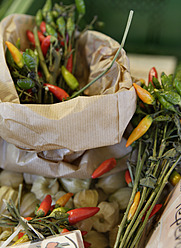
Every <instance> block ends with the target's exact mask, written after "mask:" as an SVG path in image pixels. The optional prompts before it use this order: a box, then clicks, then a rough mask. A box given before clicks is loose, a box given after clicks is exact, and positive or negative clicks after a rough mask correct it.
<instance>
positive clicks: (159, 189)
mask: <svg viewBox="0 0 181 248" xmlns="http://www.w3.org/2000/svg"><path fill="white" fill-rule="evenodd" d="M180 160H181V155H179V157H178V158H177V160H176V162H175V163H174V164H173V165H172V166H171V168H170V169H169V171H168V172H167V174H166V175H165V176H162V179H163V181H162V182H160V184H158V186H157V188H156V189H155V192H153V193H154V197H153V196H152V199H154V200H153V202H152V204H151V206H150V208H149V210H148V211H147V214H146V216H145V219H144V221H143V224H142V226H141V228H140V229H139V231H138V233H137V234H136V236H135V238H134V240H133V242H132V245H131V247H130V248H133V247H134V246H135V244H136V243H137V242H138V240H139V239H140V238H141V234H142V232H143V230H144V228H145V226H146V224H147V221H148V218H149V216H150V214H151V211H152V210H153V208H154V206H155V204H156V203H157V200H158V198H159V197H160V195H161V193H162V191H163V189H164V187H165V185H166V184H167V182H168V178H169V176H170V174H171V173H172V171H173V170H174V168H175V167H176V166H177V164H178V163H179V161H180ZM148 202H149V201H148ZM148 202H147V203H148ZM146 205H148V204H146ZM145 207H146V206H145ZM145 207H144V209H145ZM142 212H143V211H142ZM142 212H141V213H142ZM138 221H139V219H138Z"/></svg>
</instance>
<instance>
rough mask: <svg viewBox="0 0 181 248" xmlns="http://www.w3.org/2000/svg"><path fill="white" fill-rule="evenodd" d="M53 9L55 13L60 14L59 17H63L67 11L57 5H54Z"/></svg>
mask: <svg viewBox="0 0 181 248" xmlns="http://www.w3.org/2000/svg"><path fill="white" fill-rule="evenodd" d="M53 9H54V11H56V12H58V14H59V15H61V14H62V13H64V11H65V8H64V7H63V6H61V5H59V4H57V3H55V4H54V7H53Z"/></svg>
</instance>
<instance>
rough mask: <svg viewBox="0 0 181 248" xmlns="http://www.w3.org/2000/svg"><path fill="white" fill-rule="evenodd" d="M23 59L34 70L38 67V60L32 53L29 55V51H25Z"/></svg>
mask: <svg viewBox="0 0 181 248" xmlns="http://www.w3.org/2000/svg"><path fill="white" fill-rule="evenodd" d="M23 59H24V62H25V64H26V66H27V67H28V69H30V70H33V71H34V70H35V68H36V67H37V63H36V60H35V59H34V58H33V57H32V56H31V55H29V54H28V53H27V52H24V53H23Z"/></svg>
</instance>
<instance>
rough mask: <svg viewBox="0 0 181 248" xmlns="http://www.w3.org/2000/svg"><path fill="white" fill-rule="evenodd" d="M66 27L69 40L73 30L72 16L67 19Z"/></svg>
mask: <svg viewBox="0 0 181 248" xmlns="http://www.w3.org/2000/svg"><path fill="white" fill-rule="evenodd" d="M66 27H67V32H68V35H69V39H71V37H72V34H73V32H74V30H75V24H74V18H73V16H69V17H68V19H67V26H66Z"/></svg>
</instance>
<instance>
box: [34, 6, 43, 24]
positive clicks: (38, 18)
mask: <svg viewBox="0 0 181 248" xmlns="http://www.w3.org/2000/svg"><path fill="white" fill-rule="evenodd" d="M35 21H36V25H37V26H38V27H39V26H40V24H41V22H42V21H43V14H42V10H41V9H39V10H38V11H37V13H36V16H35Z"/></svg>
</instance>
